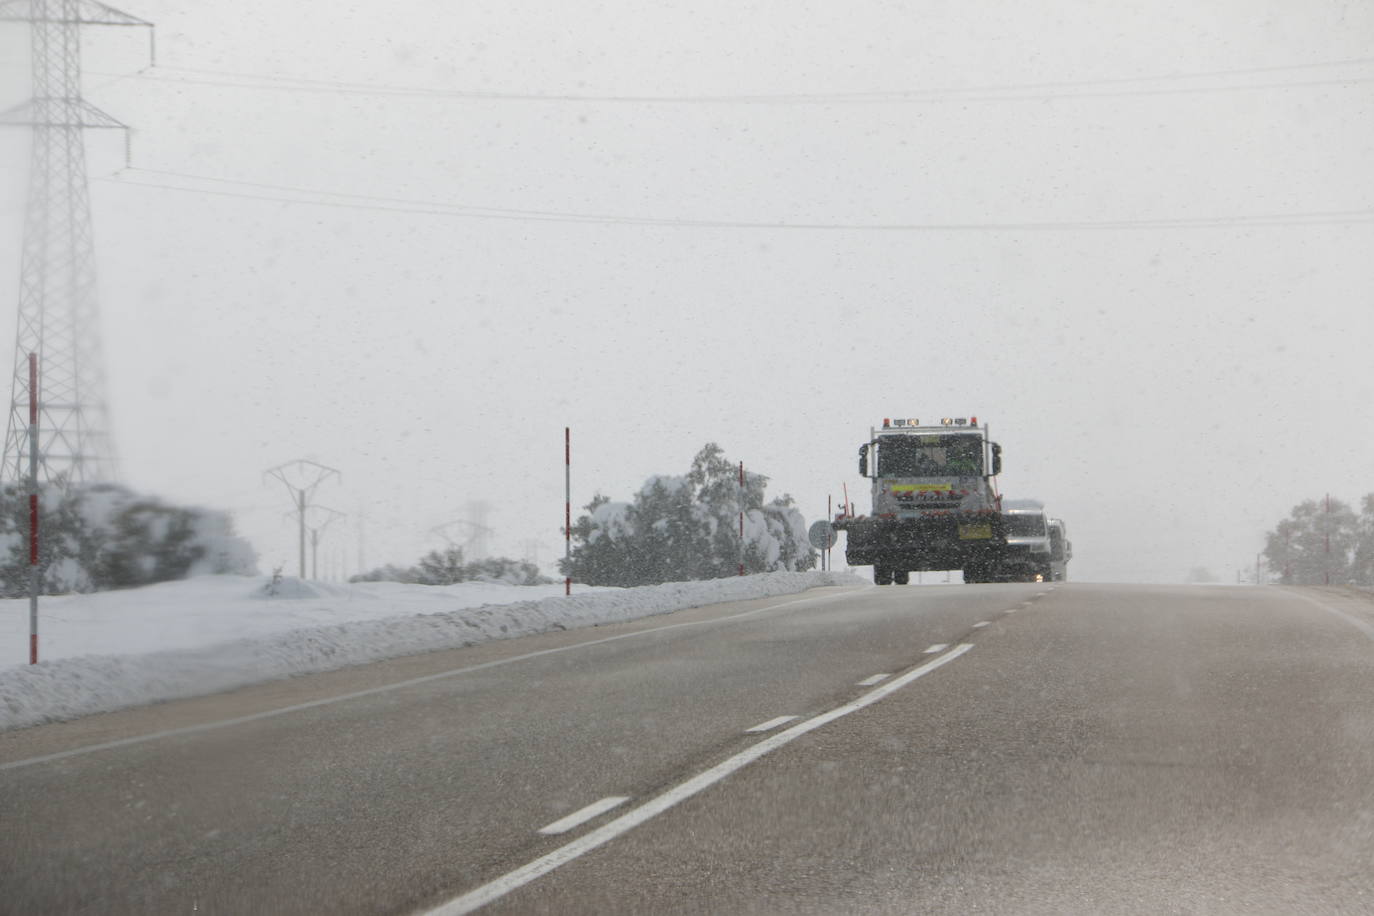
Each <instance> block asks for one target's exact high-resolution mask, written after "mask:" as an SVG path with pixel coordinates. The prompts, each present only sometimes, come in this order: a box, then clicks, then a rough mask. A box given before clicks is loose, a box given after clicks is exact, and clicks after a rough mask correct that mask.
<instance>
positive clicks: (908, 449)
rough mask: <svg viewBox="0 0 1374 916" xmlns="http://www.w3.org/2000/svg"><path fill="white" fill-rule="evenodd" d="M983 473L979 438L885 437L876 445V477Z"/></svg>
mask: <svg viewBox="0 0 1374 916" xmlns="http://www.w3.org/2000/svg"><path fill="white" fill-rule="evenodd" d="M982 473H983V437H982V436H976V435H964V436H939V435H936V436H884V437H883V438H882V439H880V440H879V442H878V476H879V477H978V476H981V475H982Z"/></svg>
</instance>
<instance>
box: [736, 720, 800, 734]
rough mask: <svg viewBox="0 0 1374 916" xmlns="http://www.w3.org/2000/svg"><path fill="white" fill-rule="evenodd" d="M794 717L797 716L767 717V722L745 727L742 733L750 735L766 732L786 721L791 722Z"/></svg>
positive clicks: (784, 723)
mask: <svg viewBox="0 0 1374 916" xmlns="http://www.w3.org/2000/svg"><path fill="white" fill-rule="evenodd" d="M795 718H797V717H796V716H778V717H777V718H776V719H769V720H768V721H767V722H760V723H759V724H758V725H755V726H754V727H753V728H746V729H745V730H744V733H745V734H746V735H752V734H754V733H756V732H768V731H772V730H773V729H775V728H777V727H778V726H779V725H786V724H787V723H788V722H791V721H792V720H793V719H795Z"/></svg>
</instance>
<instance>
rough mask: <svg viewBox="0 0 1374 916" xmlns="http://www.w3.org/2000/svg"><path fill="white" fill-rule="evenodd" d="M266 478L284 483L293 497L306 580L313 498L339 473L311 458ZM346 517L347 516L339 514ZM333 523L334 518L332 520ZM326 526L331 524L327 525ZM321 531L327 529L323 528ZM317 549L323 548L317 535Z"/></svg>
mask: <svg viewBox="0 0 1374 916" xmlns="http://www.w3.org/2000/svg"><path fill="white" fill-rule="evenodd" d="M262 475H263V477H273V478H275V479H277V480H280V481H281V482H282V483H283V484H284V485H285V486H286V489H287V490H288V491H289V492H290V494H291V506H292V512H291V514H292V515H294V516H295V517H296V520H297V523H298V529H297V530H298V531H299V537H300V559H301V566H300V569H301V578H302V579H304V578H305V532H306V529H307V527H308V526H307V525H306V520H305V516H306V513H307V512H308V511H309V510H310V508H311V506H312V503H311V502H310V498H311V497H312V496H314V495H315V491H316V490H317V489H319V487H320V484H322V483H324V482H325V481H326V480H328V479H329V478H330V477H340V476H342V475H340V474H339V472H338V471H337V470H335V469H334V468H331V467H326V466H325V465H323V464H320V463H319V462H318V461H311V460H310V459H308V458H297V459H296V460H295V461H288V462H286V463H285V464H279V465H277V466H276V467H274V468H268V469H267V470H265V471H263V472H262ZM325 511H326V512H333V511H334V510H333V509H326V510H325ZM337 514H338V515H342V514H343V513H342V512H340V513H337ZM330 520H331V521H332V520H333V519H332V518H331V519H330ZM325 524H328V522H326V523H325ZM319 529H320V530H323V529H324V525H320V526H319ZM314 543H315V546H319V534H318V533H316V535H315V539H314Z"/></svg>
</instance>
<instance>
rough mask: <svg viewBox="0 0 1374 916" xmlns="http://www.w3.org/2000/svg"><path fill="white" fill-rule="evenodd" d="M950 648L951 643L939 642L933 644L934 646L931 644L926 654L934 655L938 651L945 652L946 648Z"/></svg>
mask: <svg viewBox="0 0 1374 916" xmlns="http://www.w3.org/2000/svg"><path fill="white" fill-rule="evenodd" d="M948 648H949V643H947V642H937V643H936V644H935V645H933V646H931V647H930V648H929V649H927V650H926V651H925V654H926V655H934V654H935V653H936V652H943V651H945V650H946V649H948Z"/></svg>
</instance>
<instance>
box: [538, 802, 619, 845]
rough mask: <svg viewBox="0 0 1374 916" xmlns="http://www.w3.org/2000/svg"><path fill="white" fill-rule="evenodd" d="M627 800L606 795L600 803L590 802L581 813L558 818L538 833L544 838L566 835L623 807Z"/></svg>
mask: <svg viewBox="0 0 1374 916" xmlns="http://www.w3.org/2000/svg"><path fill="white" fill-rule="evenodd" d="M629 800H630V796H628V795H608V796H607V797H605V798H603V799H601V801H595V802H592V803H591V804H590V805H588V806H587V807H585V808H583V809H582V810H581V811H574V812H573V813H572V814H569V815H568V816H567V817H564V818H560V819H558V820H556V821H554V822H553V823H552V824H550V825H549V826H547V827H543V828H541V829H540V831H539V832H540V833H542V834H544V835H545V836H553V835H554V834H558V833H567V832H568V831H569V830H571V829H573V828H574V827H578V826H580V825H582V824H585V823H586V822H587V821H589V820H591V819H592V818H594V817H600V816H601V815H603V814H605V813H606V812H607V811H609V810H611V809H612V808H614V807H616V806H617V805H623V804H625V803H626V802H627V801H629Z"/></svg>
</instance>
